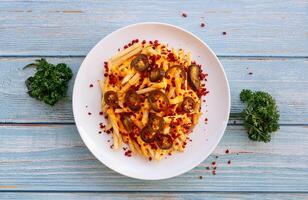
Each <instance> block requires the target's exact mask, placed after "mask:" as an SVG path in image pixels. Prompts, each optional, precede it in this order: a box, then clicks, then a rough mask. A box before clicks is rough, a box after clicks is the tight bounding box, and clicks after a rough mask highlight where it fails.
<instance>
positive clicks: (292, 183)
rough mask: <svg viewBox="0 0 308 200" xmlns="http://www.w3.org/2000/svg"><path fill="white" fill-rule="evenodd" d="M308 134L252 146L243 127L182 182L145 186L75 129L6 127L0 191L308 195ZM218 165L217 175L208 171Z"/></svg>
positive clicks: (290, 130) (296, 130)
mask: <svg viewBox="0 0 308 200" xmlns="http://www.w3.org/2000/svg"><path fill="white" fill-rule="evenodd" d="M307 130H308V127H307V126H281V129H280V130H279V131H278V132H277V133H276V134H274V135H273V138H272V141H271V142H270V143H267V144H264V143H255V142H252V141H250V140H249V139H248V138H247V134H246V133H245V132H244V130H243V128H242V126H228V127H227V131H226V133H225V135H224V137H223V139H222V141H221V142H220V144H219V145H218V147H217V148H216V149H215V151H214V152H213V154H212V155H211V156H210V157H209V158H208V159H206V160H205V161H204V162H203V163H202V164H200V165H199V166H198V167H196V168H194V169H193V170H191V171H190V172H188V173H186V174H184V175H181V176H179V177H176V178H172V179H168V180H163V181H142V180H134V179H131V178H126V177H124V176H122V175H119V174H117V173H116V172H113V171H112V170H110V169H108V168H107V167H105V166H104V165H103V164H101V163H100V162H99V161H97V160H96V159H95V158H94V157H93V156H92V155H91V153H90V152H89V151H88V150H87V148H86V147H85V146H84V145H83V143H82V141H81V140H80V137H79V135H78V132H77V130H76V128H75V126H73V125H49V126H46V125H36V126H33V125H29V126H24V125H18V126H16V125H14V126H6V125H2V126H0V141H1V143H0V190H5V191H7V190H13V191H40V190H41V191H235V192H239V191H245V192H248V191H249V192H258V191H262V192H276V191H277V192H279V191H284V192H308V168H307V166H308V134H307ZM102 142H106V141H102ZM191 144H192V145H193V143H191ZM226 149H229V151H230V153H228V154H226V153H225V150H226ZM216 156H218V158H216ZM229 160H231V164H230V165H229V164H228V163H227V162H228V161H229ZM213 161H215V162H216V163H217V164H216V165H217V171H216V172H217V174H216V175H212V171H211V169H210V170H207V169H206V167H210V168H211V162H213ZM200 176H202V179H200V178H199V177H200Z"/></svg>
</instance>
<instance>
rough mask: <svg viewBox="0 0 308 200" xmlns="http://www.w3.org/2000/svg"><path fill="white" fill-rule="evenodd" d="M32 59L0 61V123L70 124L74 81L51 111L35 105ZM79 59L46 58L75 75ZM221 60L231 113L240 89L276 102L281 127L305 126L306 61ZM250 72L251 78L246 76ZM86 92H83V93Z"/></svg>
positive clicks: (238, 106)
mask: <svg viewBox="0 0 308 200" xmlns="http://www.w3.org/2000/svg"><path fill="white" fill-rule="evenodd" d="M35 59H36V58H1V59H0V96H1V98H0V122H7V123H16V122H50V123H52V122H56V123H63V122H64V123H66V122H69V123H73V115H72V106H71V92H72V88H73V87H72V86H73V82H74V81H73V80H72V81H71V82H70V88H69V98H68V99H67V100H65V101H62V102H60V103H59V104H58V105H56V106H54V107H50V106H48V105H45V104H43V103H41V102H38V101H37V100H35V99H33V98H30V97H29V96H28V94H27V93H26V87H25V84H24V81H25V80H26V79H27V77H29V76H31V75H32V74H33V73H34V71H33V69H26V70H22V68H23V66H25V65H26V64H28V63H30V62H33V61H34V60H35ZM82 59H83V58H48V60H49V61H50V62H53V63H59V62H65V63H68V64H69V65H70V66H71V67H72V69H73V72H74V74H75V75H76V73H77V70H78V68H79V65H80V63H81V61H82ZM220 59H221V61H222V64H223V65H224V68H225V70H226V73H227V76H228V78H229V81H230V87H231V99H232V107H231V113H239V112H241V110H242V109H243V104H242V103H241V102H240V100H239V93H240V91H241V90H242V89H243V88H249V89H254V90H265V91H268V92H270V93H271V94H272V95H273V96H274V97H275V98H276V100H277V103H278V106H279V109H280V113H281V121H280V122H281V123H283V124H306V123H308V93H307V88H308V80H307V77H308V59H273V58H270V59H260V58H220ZM249 72H252V73H253V74H252V75H249ZM94 82H95V81H94ZM95 87H96V88H98V87H97V86H95ZM88 89H89V88H85V91H87V90H88ZM91 91H92V90H91ZM89 92H90V91H89ZM16 105H22V106H16ZM91 112H93V113H94V112H95V111H91ZM234 119H236V118H233V117H231V122H232V123H233V120H234Z"/></svg>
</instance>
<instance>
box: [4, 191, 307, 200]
mask: <svg viewBox="0 0 308 200" xmlns="http://www.w3.org/2000/svg"><path fill="white" fill-rule="evenodd" d="M0 198H1V199H2V200H15V199H17V200H19V199H24V200H28V199H29V200H41V199H47V200H48V199H50V200H54V199H68V200H83V199H91V200H101V199H104V200H123V199H132V200H167V199H168V200H169V199H172V200H183V199H188V200H204V199H212V200H216V199H218V200H221V199H227V200H231V199H232V200H234V199H236V200H256V199H260V200H269V199H280V200H290V199H293V200H305V199H307V198H308V197H307V194H301V193H269V194H264V193H215V192H214V193H205V192H194V193H189V192H188V193H174V192H168V193H145V192H132V193H126V192H124V193H93V192H89V193H78V192H76V193H75V192H74V193H60V192H59V193H45V192H42V193H34V192H29V193H28V192H27V193H24V192H18V193H12V192H3V193H0Z"/></svg>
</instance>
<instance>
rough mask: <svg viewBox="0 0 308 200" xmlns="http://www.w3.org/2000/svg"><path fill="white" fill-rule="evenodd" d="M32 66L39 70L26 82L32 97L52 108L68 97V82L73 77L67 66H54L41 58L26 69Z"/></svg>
mask: <svg viewBox="0 0 308 200" xmlns="http://www.w3.org/2000/svg"><path fill="white" fill-rule="evenodd" d="M30 66H33V67H36V70H37V71H36V73H35V74H34V76H31V77H29V78H28V79H27V80H26V82H25V83H26V86H27V88H28V94H29V95H30V96H31V97H33V98H36V99H38V100H40V101H44V102H45V103H46V104H49V105H51V106H53V105H54V104H56V103H57V102H58V101H59V100H60V99H63V98H64V97H66V93H67V88H68V82H69V80H70V79H71V78H72V76H73V73H72V70H71V69H70V68H69V66H68V65H67V64H65V63H59V64H57V65H53V64H51V63H48V62H47V61H46V60H45V59H44V58H41V59H38V60H36V61H35V62H34V63H31V64H28V65H26V66H25V67H24V68H27V67H30Z"/></svg>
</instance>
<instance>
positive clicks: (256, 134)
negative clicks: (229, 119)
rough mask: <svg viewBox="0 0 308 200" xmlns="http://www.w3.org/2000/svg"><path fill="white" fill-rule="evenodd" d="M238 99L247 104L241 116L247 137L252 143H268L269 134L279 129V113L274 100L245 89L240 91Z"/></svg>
mask: <svg viewBox="0 0 308 200" xmlns="http://www.w3.org/2000/svg"><path fill="white" fill-rule="evenodd" d="M240 99H241V101H242V102H245V103H247V107H246V108H245V109H244V110H243V111H242V113H241V115H242V117H243V119H244V127H245V129H246V130H247V133H248V137H249V138H250V139H251V140H253V141H258V142H260V141H263V142H269V141H270V140H271V133H272V132H275V131H277V130H278V129H279V124H278V121H279V113H278V109H277V105H276V102H275V99H273V97H272V96H271V95H270V94H268V93H266V92H261V91H256V92H252V91H251V90H245V89H244V90H242V92H241V94H240Z"/></svg>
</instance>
